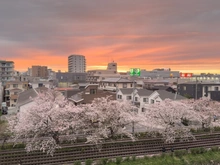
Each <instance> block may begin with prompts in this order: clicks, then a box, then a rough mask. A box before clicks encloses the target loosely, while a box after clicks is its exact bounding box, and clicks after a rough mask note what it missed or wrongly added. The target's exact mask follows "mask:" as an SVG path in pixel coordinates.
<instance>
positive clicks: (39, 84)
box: [29, 80, 54, 89]
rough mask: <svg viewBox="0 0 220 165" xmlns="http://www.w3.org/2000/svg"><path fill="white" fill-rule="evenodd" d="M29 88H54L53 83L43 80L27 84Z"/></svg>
mask: <svg viewBox="0 0 220 165" xmlns="http://www.w3.org/2000/svg"><path fill="white" fill-rule="evenodd" d="M29 86H30V87H31V88H34V89H35V88H39V87H46V88H49V89H52V88H53V87H54V86H53V82H50V81H43V80H39V81H32V82H29Z"/></svg>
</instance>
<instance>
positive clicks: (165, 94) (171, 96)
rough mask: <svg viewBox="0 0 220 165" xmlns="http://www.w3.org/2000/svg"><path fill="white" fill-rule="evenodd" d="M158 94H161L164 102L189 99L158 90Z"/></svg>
mask: <svg viewBox="0 0 220 165" xmlns="http://www.w3.org/2000/svg"><path fill="white" fill-rule="evenodd" d="M157 92H158V93H159V96H160V98H161V99H162V100H165V99H172V100H174V99H176V100H183V99H187V98H185V97H183V96H181V95H176V94H175V93H171V92H167V91H165V90H157Z"/></svg>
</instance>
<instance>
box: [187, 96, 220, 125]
mask: <svg viewBox="0 0 220 165" xmlns="http://www.w3.org/2000/svg"><path fill="white" fill-rule="evenodd" d="M184 103H185V104H188V105H189V106H190V107H191V109H192V111H194V112H195V113H197V115H198V116H199V119H200V120H199V121H200V124H201V126H202V128H207V127H213V126H220V122H219V121H218V120H217V115H218V114H220V103H219V102H218V101H213V100H211V99H209V98H207V97H203V98H200V99H198V100H193V99H191V100H185V101H184Z"/></svg>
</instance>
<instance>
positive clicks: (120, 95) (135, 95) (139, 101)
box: [116, 88, 186, 113]
mask: <svg viewBox="0 0 220 165" xmlns="http://www.w3.org/2000/svg"><path fill="white" fill-rule="evenodd" d="M116 99H117V100H119V101H120V100H121V101H126V100H127V101H131V102H133V103H134V105H136V106H137V108H138V113H142V112H144V111H145V109H144V107H145V105H146V104H154V103H157V102H161V101H163V100H165V99H172V100H182V99H186V98H185V97H182V96H180V95H177V94H174V93H171V92H167V91H165V90H157V91H151V90H147V89H124V88H123V89H118V90H117V93H116Z"/></svg>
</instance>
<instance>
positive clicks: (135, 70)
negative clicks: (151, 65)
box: [130, 68, 141, 76]
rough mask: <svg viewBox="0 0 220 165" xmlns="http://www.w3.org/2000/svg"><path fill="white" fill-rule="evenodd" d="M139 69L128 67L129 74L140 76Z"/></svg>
mask: <svg viewBox="0 0 220 165" xmlns="http://www.w3.org/2000/svg"><path fill="white" fill-rule="evenodd" d="M140 75H141V70H140V68H131V69H130V76H140Z"/></svg>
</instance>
